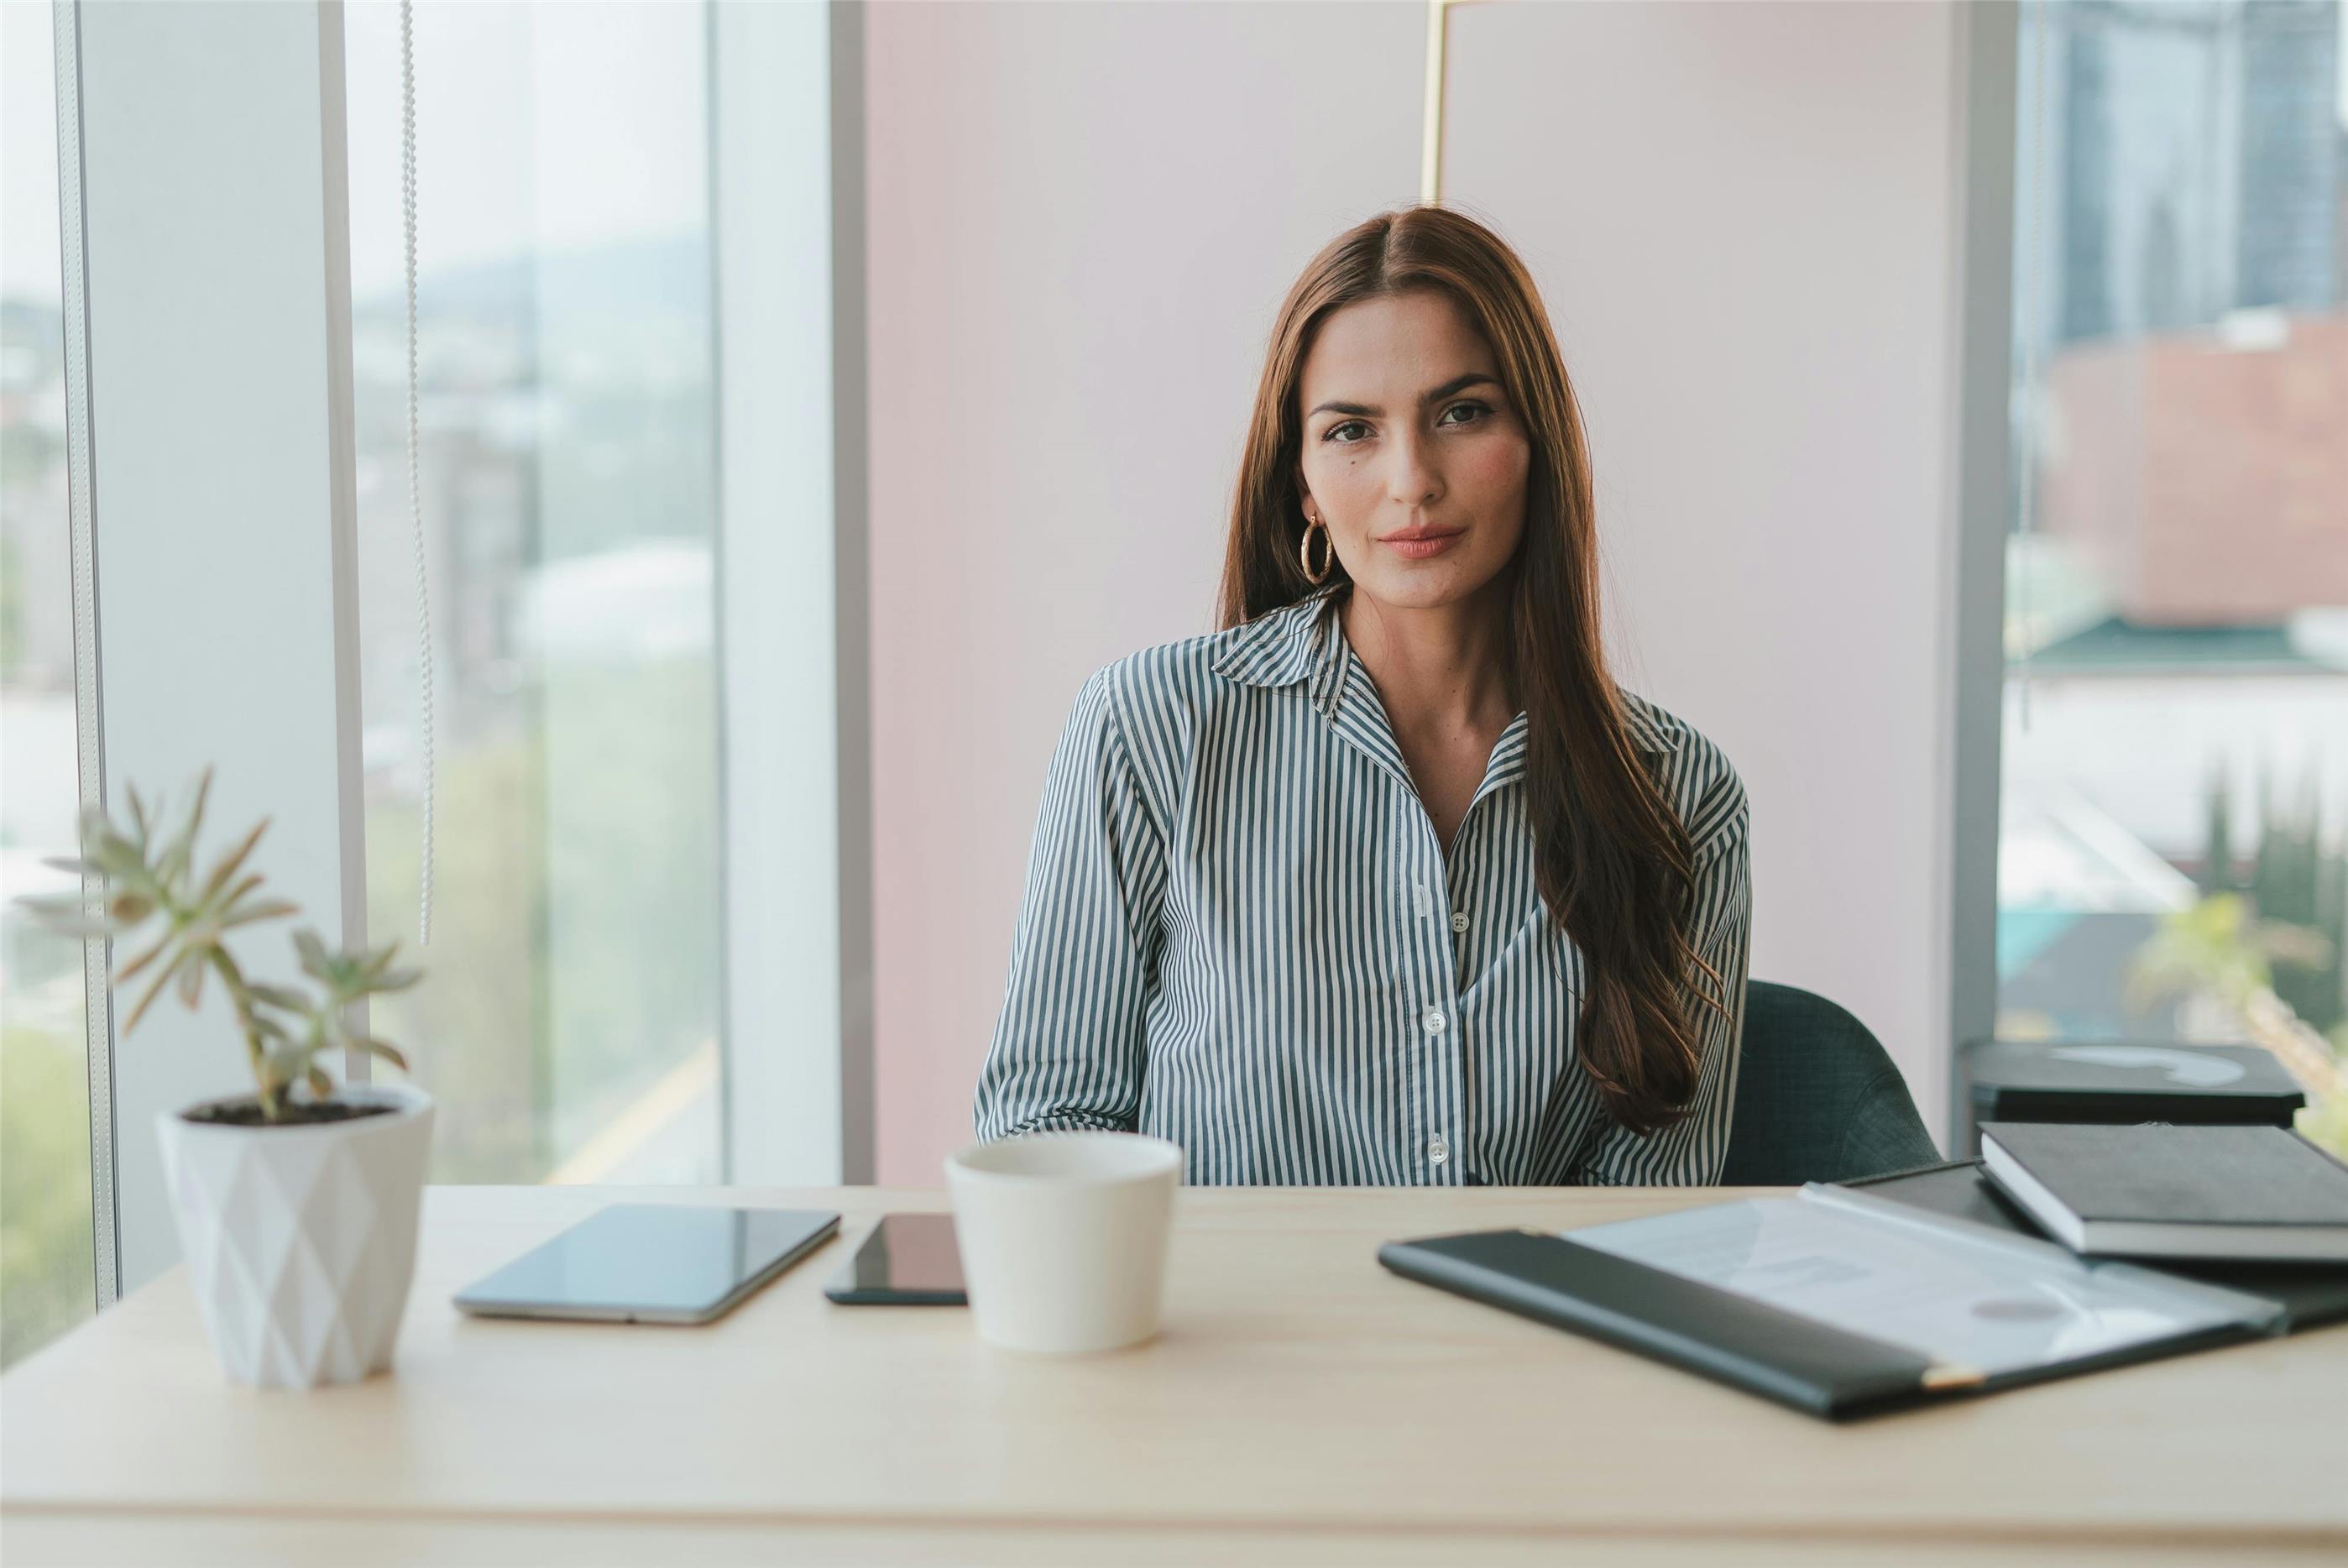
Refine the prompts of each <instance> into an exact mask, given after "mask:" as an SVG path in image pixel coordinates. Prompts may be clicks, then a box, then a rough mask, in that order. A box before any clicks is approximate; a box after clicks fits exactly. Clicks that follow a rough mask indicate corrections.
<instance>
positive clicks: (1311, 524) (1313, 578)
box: [1296, 517, 1337, 584]
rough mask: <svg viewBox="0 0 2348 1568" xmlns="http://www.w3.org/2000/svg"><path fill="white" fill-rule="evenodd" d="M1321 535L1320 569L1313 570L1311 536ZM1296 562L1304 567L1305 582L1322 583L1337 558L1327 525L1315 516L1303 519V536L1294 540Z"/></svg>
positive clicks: (1327, 577)
mask: <svg viewBox="0 0 2348 1568" xmlns="http://www.w3.org/2000/svg"><path fill="white" fill-rule="evenodd" d="M1316 532H1317V533H1319V534H1320V535H1321V570H1320V571H1318V572H1315V571H1313V534H1314V533H1316ZM1296 560H1297V564H1299V565H1300V566H1302V567H1303V568H1304V580H1305V581H1306V582H1307V583H1316V584H1317V583H1326V582H1327V581H1328V580H1329V568H1330V567H1331V566H1333V565H1334V564H1335V562H1336V560H1337V546H1336V542H1334V541H1333V540H1332V539H1331V538H1330V537H1329V525H1328V524H1327V523H1325V522H1323V521H1321V520H1320V519H1319V518H1317V517H1309V518H1306V519H1305V520H1304V537H1303V539H1301V540H1298V541H1297V542H1296Z"/></svg>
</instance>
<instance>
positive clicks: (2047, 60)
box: [1998, 0, 2348, 1145]
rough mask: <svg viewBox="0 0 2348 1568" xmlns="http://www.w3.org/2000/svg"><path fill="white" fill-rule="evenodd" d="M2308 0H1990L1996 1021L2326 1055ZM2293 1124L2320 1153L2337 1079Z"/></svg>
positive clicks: (2335, 925) (2343, 901) (2326, 635)
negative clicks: (1998, 610)
mask: <svg viewBox="0 0 2348 1568" xmlns="http://www.w3.org/2000/svg"><path fill="white" fill-rule="evenodd" d="M2342 15H2343V8H2342V6H2341V5H2340V4H2339V0H2253V3H2250V4H2239V3H2238V4H2230V5H2228V4H2219V5H2196V6H2102V5H2098V6H2086V5H2025V6H2024V10H2023V13H2022V36H2023V55H2022V63H2021V104H2022V108H2021V125H2020V131H2021V139H2020V155H2019V164H2018V167H2017V170H2016V177H2015V189H2016V192H2017V201H2018V203H2019V206H2018V211H2017V222H2016V234H2017V244H2018V247H2019V249H2018V254H2017V257H2016V265H2015V274H2014V282H2015V291H2014V297H2015V318H2016V319H2015V340H2014V342H2015V364H2016V366H2017V373H2018V377H2017V387H2016V395H2015V400H2014V406H2015V411H2016V421H2015V447H2014V450H2015V454H2016V473H2017V486H2016V493H2015V497H2014V500H2015V516H2014V528H2013V533H2012V534H2011V536H2010V539H2009V549H2008V554H2007V619H2006V628H2005V636H2006V652H2007V658H2008V664H2007V680H2006V688H2005V720H2004V774H2005V777H2004V800H2003V830H2002V840H2003V841H2002V844H2001V847H2000V855H1999V865H1998V884H1999V900H1998V903H1999V913H1998V977H1999V1006H2000V1017H1999V1029H2000V1032H2001V1033H2002V1034H2003V1035H2005V1036H2007V1037H2031V1036H2062V1037H2106V1038H2112V1037H2128V1038H2140V1039H2232V1040H2242V1039H2252V1038H2256V1039H2259V1040H2260V1041H2261V1043H2265V1044H2268V1045H2270V1046H2271V1047H2273V1048H2275V1049H2277V1050H2278V1052H2279V1053H2280V1054H2283V1055H2285V1056H2286V1057H2289V1058H2292V1059H2293V1065H2294V1066H2296V1067H2297V1068H2300V1069H2301V1070H2302V1078H2306V1079H2308V1081H2311V1082H2312V1083H2314V1084H2316V1085H2317V1087H2318V1089H2319V1092H2321V1091H2322V1088H2323V1087H2324V1086H2325V1085H2326V1084H2329V1083H2333V1082H2336V1081H2338V1078H2337V1075H2338V1070H2339V1069H2338V1067H2337V1058H2338V1057H2341V1056H2342V1055H2343V1051H2348V990H2343V948H2348V227H2343V212H2344V211H2348V205H2344V204H2343V193H2348V82H2343V76H2342V70H2341V64H2342V62H2341V30H2342ZM2278 1000H2279V1001H2280V1002H2281V1004H2283V1005H2284V1006H2286V1007H2287V1008H2288V1012H2279V1011H2277V1010H2276V1009H2275V1007H2274V1006H2272V1003H2273V1002H2275V1001H2278ZM2293 1015H2295V1018H2294V1016H2293ZM2312 1120H2314V1121H2320V1122H2321V1124H2322V1126H2323V1127H2325V1128H2326V1129H2328V1130H2329V1131H2328V1133H2327V1136H2329V1137H2331V1138H2333V1139H2335V1140H2340V1141H2341V1142H2342V1143H2343V1145H2348V1099H2335V1101H2334V1103H2333V1104H2332V1105H2331V1106H2329V1107H2328V1108H2326V1109H2323V1110H2322V1111H2321V1112H2320V1113H2319V1115H2318V1116H2317V1117H2316V1118H2314V1119H2312Z"/></svg>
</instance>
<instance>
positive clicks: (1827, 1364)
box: [1378, 1222, 2277, 1420]
mask: <svg viewBox="0 0 2348 1568" xmlns="http://www.w3.org/2000/svg"><path fill="white" fill-rule="evenodd" d="M1925 1223H1927V1224H1938V1223H1942V1222H1925ZM1972 1244H1973V1245H1979V1244H1980V1243H1979V1242H1978V1241H1976V1242H1974V1243H1972ZM2027 1244H2030V1245H2044V1243H2027ZM1378 1261H1379V1263H1381V1264H1384V1265H1385V1267H1386V1268H1387V1269H1389V1270H1391V1271H1392V1272H1393V1273H1395V1274H1400V1275H1402V1276H1403V1277H1404V1278H1406V1279H1410V1280H1415V1281H1417V1282H1419V1283H1420V1284H1429V1285H1433V1286H1435V1287H1436V1288H1437V1289H1438V1290H1444V1291H1448V1292H1450V1293H1452V1294H1454V1295H1463V1296H1467V1297H1468V1298H1469V1299H1471V1300H1474V1301H1478V1302H1482V1303H1484V1304H1486V1305H1490V1306H1497V1307H1499V1308H1501V1309H1503V1310H1505V1311H1508V1312H1512V1313H1515V1314H1517V1315H1519V1316H1523V1317H1529V1318H1531V1319H1533V1320H1535V1321H1537V1322H1540V1323H1545V1324H1548V1325H1550V1326H1552V1327H1556V1328H1563V1329H1568V1330H1570V1331H1571V1332H1573V1333H1576V1334H1581V1335H1584V1336H1589V1337H1591V1338H1593V1339H1598V1340H1602V1341H1604V1342H1605V1343H1607V1344H1609V1345H1612V1346H1617V1347H1619V1348H1621V1349H1624V1350H1629V1351H1632V1352H1634V1353H1636V1354H1638V1355H1641V1356H1645V1357H1649V1358H1651V1359H1653V1360H1656V1361H1661V1362H1663V1363H1665V1364H1667V1365H1670V1366H1673V1367H1680V1368H1682V1369H1684V1370H1685V1371H1690V1372H1694V1373H1697V1374H1699V1375H1701V1376H1703V1377H1709V1378H1711V1379H1713V1380H1714V1381H1715V1382H1719V1383H1723V1384H1725V1385H1727V1386H1729V1387H1735V1388H1740V1389H1743V1390H1745V1391H1746V1392H1748V1393H1752V1394H1757V1395H1760V1396H1762V1397H1763V1398H1768V1399H1773V1400H1775V1401H1776V1402H1777V1403H1779V1404H1781V1405H1785V1406H1787V1407H1789V1408H1793V1409H1797V1410H1800V1411H1802V1412H1803V1413H1805V1414H1807V1415H1810V1416H1816V1417H1819V1418H1824V1419H1828V1420H1844V1419H1849V1418H1854V1417H1862V1416H1872V1415H1878V1414H1881V1413H1885V1412H1888V1411H1891V1410H1896V1409H1900V1408H1907V1407H1911V1406H1915V1405H1919V1404H1921V1403H1924V1402H1926V1401H1928V1400H1933V1399H1937V1398H1949V1397H1961V1396H1964V1395H1968V1394H1976V1393H1985V1392H1994V1391H1997V1390H2000V1389H2003V1388H2009V1387H2019V1386H2021V1385H2023V1384H2025V1383H2034V1382H2040V1381H2044V1380H2046V1379H2049V1378H2054V1377H2069V1376H2073V1375H2075V1374H2078V1373H2083V1372H2089V1371H2094V1370H2096V1369H2097V1368H2099V1367H2111V1366H2118V1365H2123V1364H2127V1363H2130V1362H2136V1361H2143V1360H2149V1359H2152V1358H2154V1357H2161V1356H2169V1355H2177V1354H2181V1353H2183V1352H2186V1351H2189V1350H2198V1349H2201V1348H2204V1347H2207V1346H2214V1345H2224V1344H2231V1343H2234V1342H2236V1341H2239V1340H2244V1339H2254V1338H2259V1337H2262V1336H2266V1335H2269V1334H2271V1333H2273V1332H2275V1331H2276V1322H2277V1315H2276V1314H2275V1313H2273V1312H2272V1311H2271V1310H2266V1311H2260V1310H2255V1309H2254V1308H2253V1307H2251V1306H2250V1305H2248V1304H2246V1305H2245V1306H2244V1308H2243V1310H2242V1311H2241V1313H2240V1315H2239V1316H2237V1317H2233V1318H2231V1319H2230V1320H2229V1321H2225V1322H2220V1323H2212V1324H2209V1325H2208V1326H2203V1327H2199V1328H2197V1329H2190V1330H2187V1331H2182V1332H2176V1333H2172V1334H2170V1335H2169V1336H2167V1337H2164V1338H2161V1339H2158V1340H2157V1341H2153V1342H2150V1343H2145V1344H2137V1345H2129V1346H2121V1347H2118V1348H2114V1349H2106V1350H2102V1351H2096V1352H2091V1353H2087V1354H2069V1355H2065V1356H2063V1357H2058V1358H2055V1359H2050V1360H2047V1361H2045V1362H2043V1363H2039V1364H2036V1365H2032V1366H2027V1367H2011V1368H2008V1369H2005V1370H2003V1371H1991V1372H1983V1371H1982V1370H1980V1369H1977V1368H1974V1367H1968V1366H1965V1365H1962V1364H1960V1363H1955V1362H1941V1361H1935V1360H1934V1359H1933V1358H1932V1357H1929V1356H1927V1355H1924V1354H1922V1353H1921V1352H1920V1351H1918V1350H1916V1349H1913V1348H1910V1347H1908V1346H1900V1345H1894V1344H1890V1343H1889V1342H1887V1341H1885V1340H1882V1339H1878V1338H1872V1337H1869V1336H1866V1335H1863V1334H1859V1333H1855V1332H1852V1331H1850V1330H1849V1329H1846V1328H1843V1327H1840V1326H1836V1325H1833V1324H1830V1323H1827V1322H1824V1321H1821V1320H1820V1319H1818V1318H1816V1317H1811V1316H1807V1315H1802V1314H1799V1313H1797V1312H1794V1311H1790V1310H1787V1309H1786V1308H1783V1307H1780V1306H1777V1305H1773V1304H1772V1303H1770V1302H1767V1301H1764V1300H1761V1299H1758V1298H1756V1297H1755V1296H1750V1295H1743V1294H1740V1293H1738V1292H1737V1291H1735V1290H1731V1289H1728V1288H1725V1287H1724V1286H1722V1285H1718V1284H1711V1283H1708V1282H1706V1281H1703V1280H1698V1279H1694V1278H1691V1277H1687V1276H1685V1275H1683V1274H1674V1273H1672V1272H1670V1271H1668V1270H1666V1269H1663V1268H1660V1267H1657V1266H1654V1265H1653V1264H1647V1263H1643V1262H1638V1261H1635V1260H1633V1259H1631V1258H1627V1257H1622V1256H1618V1255H1616V1254H1615V1253H1612V1252H1608V1251H1604V1250H1601V1248H1599V1247H1597V1246H1591V1245H1585V1244H1583V1243H1579V1242H1576V1241H1574V1240H1573V1239H1572V1238H1571V1236H1570V1234H1557V1233H1545V1232H1538V1231H1528V1230H1513V1231H1480V1232H1471V1233H1465V1234H1460V1235H1448V1236H1429V1237H1425V1238H1422V1239H1419V1240H1416V1241H1404V1242H1390V1243H1386V1244H1385V1245H1384V1246H1382V1247H1380V1248H1379V1249H1378ZM2103 1266H2110V1265H2103ZM2174 1284H2176V1285H2177V1287H2178V1289H2180V1290H2183V1291H2193V1290H2195V1289H2197V1288H2199V1287H2196V1286H2195V1285H2193V1284H2189V1283H2188V1282H2185V1281H2181V1280H2180V1281H2176V1282H2174ZM2269 1305H2270V1304H2268V1303H2264V1302H2260V1303H2257V1304H2255V1308H2258V1309H2263V1308H2268V1307H2269Z"/></svg>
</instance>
